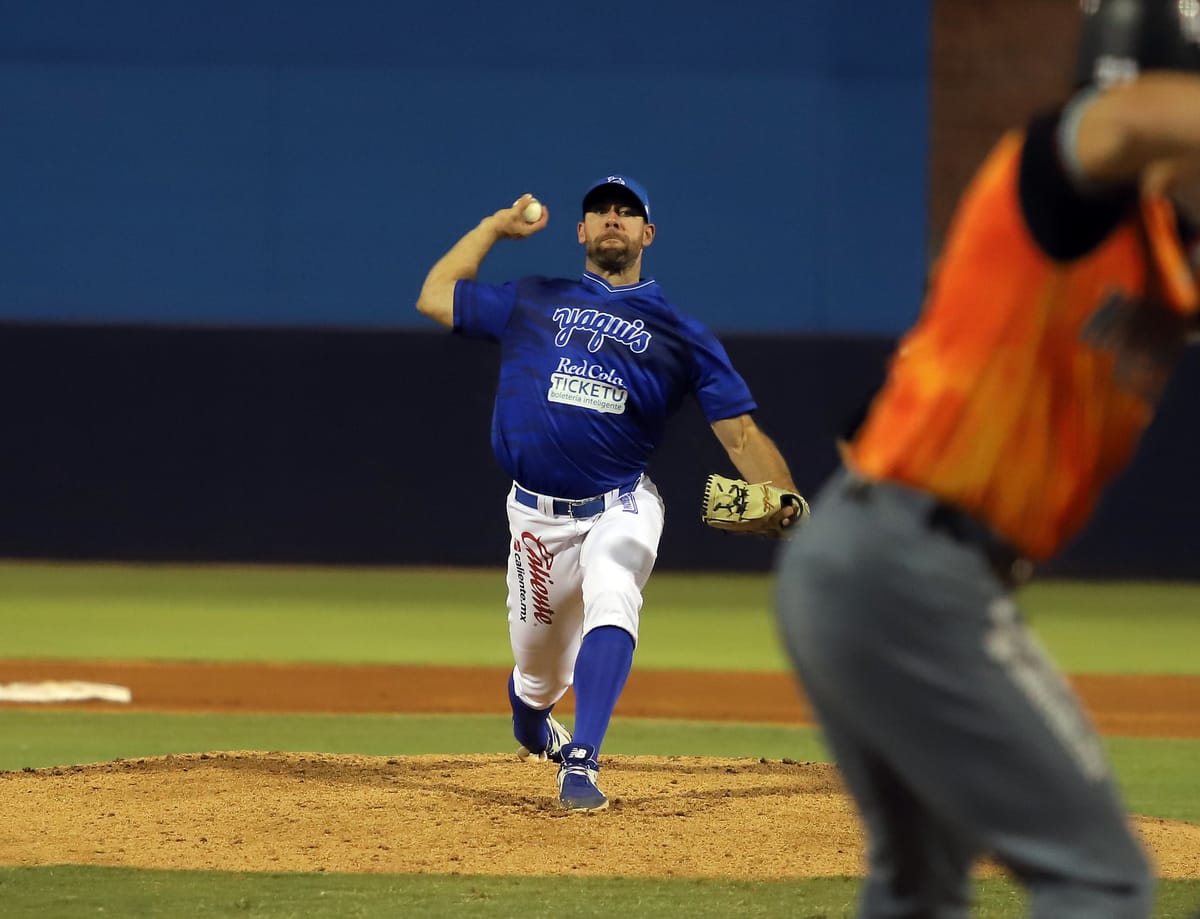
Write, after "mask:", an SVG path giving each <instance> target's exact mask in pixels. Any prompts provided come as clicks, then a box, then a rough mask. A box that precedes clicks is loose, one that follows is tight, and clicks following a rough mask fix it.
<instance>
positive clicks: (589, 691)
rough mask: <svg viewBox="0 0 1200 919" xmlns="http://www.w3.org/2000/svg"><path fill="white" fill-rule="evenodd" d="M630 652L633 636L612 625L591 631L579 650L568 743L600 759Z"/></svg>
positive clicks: (629, 659)
mask: <svg viewBox="0 0 1200 919" xmlns="http://www.w3.org/2000/svg"><path fill="white" fill-rule="evenodd" d="M633 648H634V643H633V636H632V635H630V634H629V633H628V632H626V631H625V630H624V629H622V628H620V627H619V626H615V625H603V626H600V628H597V629H592V631H590V632H588V633H587V635H585V636H584V637H583V644H582V645H580V647H579V656H578V657H577V658H576V659H575V725H574V728H573V730H572V731H571V741H572V743H577V744H587V745H588V746H589V747H593V748H595V751H596V753H595V755H596V756H599V755H600V744H601V743H603V742H604V735H605V734H606V733H607V732H608V722H609V721H610V720H611V719H612V713H613V709H614V708H615V707H616V704H617V699H619V698H620V697H621V691H622V690H623V689H624V688H625V680H626V679H628V677H629V671H630V670H631V669H632V667H633ZM509 685H510V686H511V682H510V684H509ZM514 711H515V707H514ZM514 723H515V719H514Z"/></svg>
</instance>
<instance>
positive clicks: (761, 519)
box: [700, 473, 808, 538]
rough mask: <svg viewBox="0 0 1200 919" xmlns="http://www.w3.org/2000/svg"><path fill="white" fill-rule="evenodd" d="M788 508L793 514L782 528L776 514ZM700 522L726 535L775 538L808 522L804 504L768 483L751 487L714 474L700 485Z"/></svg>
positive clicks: (797, 497)
mask: <svg viewBox="0 0 1200 919" xmlns="http://www.w3.org/2000/svg"><path fill="white" fill-rule="evenodd" d="M789 504H790V505H791V506H792V507H794V508H796V514H795V516H794V517H792V518H791V521H790V523H788V524H787V525H786V526H785V525H784V523H783V518H782V517H781V515H780V512H781V511H782V510H783V508H784V507H786V506H787V505H789ZM700 519H701V520H703V521H704V522H705V523H707V524H708V525H709V526H710V527H715V528H716V529H718V530H725V531H726V532H728V533H738V534H749V535H752V536H770V537H772V538H779V537H781V536H786V535H788V533H789V531H791V530H794V529H796V528H797V527H799V526H802V525H803V524H804V521H805V520H806V519H808V502H807V501H805V500H804V498H803V497H801V496H800V495H797V494H795V493H793V492H790V491H784V490H783V489H782V488H776V487H775V486H774V485H772V484H771V483H770V482H762V483H761V484H758V485H751V484H750V483H749V482H746V481H744V480H743V479H730V478H726V477H725V476H723V475H717V474H715V473H714V474H712V475H710V476H709V477H708V479H707V480H706V481H705V483H704V512H703V514H701V517H700Z"/></svg>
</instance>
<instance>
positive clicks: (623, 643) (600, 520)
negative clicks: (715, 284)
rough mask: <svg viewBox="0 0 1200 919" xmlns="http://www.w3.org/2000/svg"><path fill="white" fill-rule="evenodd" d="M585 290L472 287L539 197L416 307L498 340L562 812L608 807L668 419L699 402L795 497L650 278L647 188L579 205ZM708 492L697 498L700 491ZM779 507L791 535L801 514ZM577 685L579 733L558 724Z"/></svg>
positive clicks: (526, 634)
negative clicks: (652, 472) (609, 744)
mask: <svg viewBox="0 0 1200 919" xmlns="http://www.w3.org/2000/svg"><path fill="white" fill-rule="evenodd" d="M582 211H583V213H582V217H581V219H580V220H579V222H578V224H577V225H576V233H577V237H578V240H579V243H580V244H581V245H582V246H584V248H585V253H586V254H585V262H584V272H583V276H582V277H581V278H579V279H554V278H544V277H529V278H522V279H520V280H518V281H512V282H509V283H507V284H500V285H491V284H481V283H478V282H476V280H475V278H476V275H477V273H478V270H479V266H480V264H481V262H482V261H483V258H484V257H485V256H486V255H487V253H488V252H489V251H490V250H491V248H492V246H493V245H495V243H496V242H498V241H499V240H501V239H521V238H524V237H527V236H530V235H531V234H533V233H537V232H539V231H540V230H543V229H545V227H546V224H547V222H548V220H549V218H550V214H549V211H548V210H545V209H544V208H542V207H541V206H540V204H538V203H537V202H535V201H534V199H533V198H532V196H530V195H523V196H522V197H521V198H519V199H517V201H516V202H514V204H513V206H512V207H511V208H503V209H502V210H499V211H496V212H495V213H494V214H492V215H490V216H488V217H485V218H484V219H483V220H482V221H481V222H480V223H479V225H478V226H477V227H475V229H473V230H471V231H470V232H469V233H467V234H466V235H465V236H463V238H462V239H460V240H459V241H458V242H457V243H456V244H455V245H454V246H453V247H452V248H451V249H450V251H449V252H447V253H446V254H445V255H444V256H442V258H441V259H440V260H439V261H438V262H437V263H436V264H435V265H434V266H433V268H432V269H430V271H429V275H428V276H427V278H426V279H425V284H424V286H423V287H422V289H421V294H420V297H419V299H418V301H417V309H418V310H420V311H421V312H422V313H424V314H425V315H426V316H429V317H431V318H433V319H435V320H437V321H438V322H440V323H442V324H443V325H446V326H450V327H451V328H452V329H454V331H455V332H458V333H460V334H463V335H467V336H471V337H475V338H486V339H491V340H494V341H497V342H499V344H500V347H501V352H500V355H501V358H500V359H501V366H500V382H499V387H498V389H497V393H496V402H495V411H494V413H493V417H492V447H493V449H494V451H495V453H496V457H497V459H499V461H500V463H501V465H502V466H503V467H504V469H505V470H506V471H507V473H508V474H509V475H511V476H512V478H513V487H512V490H511V491H510V492H509V494H508V520H509V528H510V531H511V536H510V542H509V552H508V626H509V638H510V642H511V645H512V652H513V657H514V660H515V663H516V666H515V667H514V668H513V671H512V675H511V676H510V678H509V685H508V695H509V701H510V703H511V706H512V713H513V732H514V734H515V736H516V739H517V741H518V742H519V743H520V745H521V748H520V751H519V753H518V755H519V756H521V757H522V758H523V759H540V760H547V759H549V760H551V761H553V762H556V763H559V764H560V766H559V771H558V783H559V800H560V803H561V804H562V806H563V807H565V808H567V809H568V810H572V811H597V810H603V809H604V808H606V807H607V806H608V798H607V796H606V795H605V794H604V793H603V792H602V791H601V790H600V788H599V787H598V785H597V776H598V772H599V769H600V764H599V755H600V745H601V743H602V742H603V740H604V735H605V733H606V732H607V730H608V725H609V720H610V718H611V716H612V712H613V708H614V706H615V705H616V703H617V700H618V698H619V697H620V695H621V692H622V690H623V689H624V686H625V681H626V678H627V677H628V675H629V672H630V669H631V667H632V663H633V652H634V646H635V644H636V641H637V636H638V624H639V620H640V615H641V608H642V589H643V587H644V586H645V584H646V581H647V579H648V578H649V577H650V572H651V569H652V568H653V567H654V561H655V559H656V558H657V555H658V544H659V538H660V536H661V535H662V528H663V502H662V499H661V498H660V497H659V494H658V490H657V489H656V488H655V486H654V483H653V482H651V481H650V478H649V477H648V476H647V475H646V473H645V469H646V465H647V463H648V461H649V459H650V455H651V453H652V452H653V451H654V449H655V448H656V447H657V446H658V444H659V442H660V441H661V439H662V437H663V433H664V430H665V427H666V422H667V419H668V417H669V416H670V415H671V414H672V413H673V412H674V411H675V410H676V409H677V408H678V407H679V405H680V403H681V402H682V401H683V399H684V398H685V397H687V396H688V395H692V396H694V397H695V398H696V400H697V402H698V403H699V405H700V408H701V409H702V411H703V412H704V414H705V417H706V418H707V419H708V421H709V422H710V424H711V425H712V430H713V433H714V434H715V435H716V437H717V439H718V440H719V441H720V442H721V444H722V445H723V446H724V447H725V450H726V451H727V453H728V454H729V458H730V460H731V461H732V462H733V464H734V465H735V466H736V467H737V469H738V471H739V472H740V473H741V474H742V475H744V476H745V477H746V479H748V480H749V481H751V482H769V481H770V482H774V483H775V484H776V485H779V486H781V487H783V488H785V489H787V490H789V491H794V490H795V486H794V485H793V484H792V477H791V473H790V472H789V471H788V468H787V464H786V463H785V462H784V459H783V457H782V456H781V455H780V454H779V451H778V450H777V449H776V447H775V444H774V443H773V442H772V441H771V440H770V439H769V438H768V437H767V436H766V434H764V433H763V432H762V431H761V430H760V429H759V428H758V426H757V425H756V424H755V423H754V420H753V417H752V415H751V413H752V412H753V411H754V410H755V408H756V404H755V402H754V399H753V398H752V396H751V394H750V391H749V389H748V388H747V386H746V384H745V382H744V381H743V380H742V378H741V376H739V375H738V373H737V372H736V371H735V370H734V369H733V367H732V365H731V364H730V362H729V358H728V357H727V356H726V354H725V350H724V348H723V347H722V346H721V345H720V343H719V342H718V341H717V339H716V338H715V337H714V336H713V335H712V333H710V332H709V331H708V330H707V329H706V328H704V327H703V326H702V325H700V323H698V322H696V321H694V320H691V319H689V318H687V317H685V316H684V315H682V314H681V313H680V312H679V311H678V310H677V309H676V308H675V306H674V305H672V304H671V303H670V302H668V301H667V300H666V299H665V297H664V295H663V293H662V291H661V290H660V288H659V286H658V283H657V282H656V281H654V280H652V279H649V278H643V277H642V253H643V250H644V249H645V247H647V246H649V245H650V244H651V243H652V242H653V241H654V238H655V225H654V224H653V223H651V222H650V202H649V198H648V197H647V195H646V192H645V190H644V189H643V188H642V187H641V185H639V184H638V183H637V182H635V181H633V180H632V179H630V178H628V177H626V176H607V177H605V178H602V179H600V180H599V181H598V182H596V183H595V184H594V185H592V186H591V187H590V188H589V189H588V190H587V192H586V194H585V195H584V198H583V206H582ZM697 497H698V496H697ZM796 514H797V511H796V509H795V508H792V507H785V508H782V509H780V510H779V512H778V515H777V516H778V518H779V524H780V525H781V526H788V525H790V524H791V523H792V521H793V519H796ZM572 685H573V686H574V692H575V723H574V736H572V734H571V733H569V732H568V731H567V729H566V728H565V727H563V726H562V725H561V724H559V723H558V721H556V720H555V719H554V718H553V717H552V716H551V714H550V712H551V709H553V708H554V705H555V703H557V702H558V701H559V700H560V699H561V698H562V697H563V695H565V694H566V692H567V690H568V689H569V688H571V687H572Z"/></svg>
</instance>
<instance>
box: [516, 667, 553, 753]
mask: <svg viewBox="0 0 1200 919" xmlns="http://www.w3.org/2000/svg"><path fill="white" fill-rule="evenodd" d="M508 702H509V704H510V705H511V706H512V713H513V737H515V738H517V743H519V744H520V745H521V746H523V747H524V748H525V749H526V750H532V751H533V752H534V753H540V752H542V751H543V750H545V749H546V744H547V743H549V742H550V722H549V718H550V712H551V710H553V708H554V706H553V705H551V706H550V708H530V707H529V706H528V705H526V704H525V703H524V702H522V701H521V700H520V699H519V698H518V697H517V689H516V686H514V685H513V675H512V672H511V671H510V672H509V674H508Z"/></svg>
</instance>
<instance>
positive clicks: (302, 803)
mask: <svg viewBox="0 0 1200 919" xmlns="http://www.w3.org/2000/svg"><path fill="white" fill-rule="evenodd" d="M506 673H507V671H506V670H503V669H468V668H426V667H419V668H395V667H354V668H348V667H334V666H317V665H313V666H291V665H276V664H271V665H246V664H190V663H187V664H185V663H180V664H160V663H148V662H112V663H96V662H86V663H78V664H76V663H71V662H62V661H0V682H16V681H37V680H49V679H60V680H88V681H95V682H106V683H117V684H120V685H124V686H128V687H129V688H130V689H131V690H132V693H133V702H132V703H131V704H128V705H117V704H112V703H88V704H87V705H86V707H88V708H91V709H96V710H101V709H103V710H120V711H125V710H130V709H133V710H167V711H214V712H218V711H219V712H272V711H286V712H429V713H434V712H445V713H454V712H472V713H503V712H506V711H507V699H506V696H505V694H504V691H503V689H504V681H505V678H506ZM1074 683H1075V685H1076V688H1077V689H1078V690H1079V692H1080V695H1081V696H1082V698H1083V699H1084V701H1085V704H1086V705H1087V707H1088V708H1089V710H1090V712H1091V714H1092V716H1093V718H1094V720H1095V721H1096V723H1097V724H1098V726H1099V727H1100V729H1101V730H1102V731H1103V732H1105V733H1109V734H1120V735H1125V736H1174V737H1197V736H1200V679H1196V678H1188V677H1153V678H1145V677H1078V678H1075V679H1074ZM565 701H566V700H565ZM6 707H11V706H6ZM560 710H561V711H563V712H565V713H569V712H570V705H569V701H567V704H564V705H563V706H562V709H560ZM617 715H618V717H662V718H694V719H704V720H738V721H745V720H753V721H759V722H768V723H791V724H804V723H809V721H810V718H809V713H808V709H807V706H805V704H804V703H803V700H802V699H800V698H799V696H798V694H797V692H796V689H795V688H794V686H793V684H792V682H791V680H790V679H789V678H788V677H787V676H785V675H781V674H762V673H749V674H747V673H741V674H720V673H711V672H705V673H688V672H684V671H658V672H640V673H639V672H637V671H635V672H634V674H633V676H631V678H630V682H629V685H628V687H627V689H626V692H625V695H624V696H623V698H622V700H621V704H620V706H619V707H618V710H617ZM602 778H603V783H602V784H603V787H604V788H605V790H606V791H607V792H608V793H609V796H610V798H611V799H612V806H611V808H610V809H609V810H608V811H606V812H603V813H600V814H594V815H587V816H579V815H567V814H564V813H563V812H562V811H560V810H558V809H557V807H556V806H555V797H554V767H553V766H549V765H546V764H521V763H519V762H517V760H516V759H515V757H512V756H508V755H504V756H501V755H496V754H487V755H483V754H481V755H473V756H453V755H449V756H415V757H414V756H405V757H391V758H389V757H362V756H345V755H325V754H284V753H264V752H257V751H225V752H214V753H203V754H188V755H176V756H165V757H153V758H146V759H136V760H118V761H115V762H111V763H100V764H90V765H77V766H62V767H55V768H49V769H38V770H33V771H27V772H9V773H0V808H2V809H3V812H4V813H5V815H6V819H5V829H6V832H5V833H4V834H0V864H7V865H40V864H61V863H72V864H100V865H122V866H128V867H154V868H198V869H227V870H239V871H246V870H261V871H347V872H399V873H404V872H421V873H443V874H444V873H452V874H529V873H537V874H570V875H605V876H608V875H625V876H630V875H640V876H661V877H719V878H743V879H748V880H755V879H758V880H761V879H771V878H783V877H809V876H825V875H843V874H857V873H860V872H861V868H862V840H861V833H860V827H859V825H858V822H857V818H856V816H855V814H854V810H853V807H852V806H851V803H850V802H849V800H848V799H847V798H846V796H845V795H844V793H843V791H842V788H841V786H840V783H839V780H838V776H837V773H836V771H835V770H834V769H833V768H832V767H831V766H829V765H826V764H819V763H800V762H791V761H786V760H785V761H782V762H781V761H761V760H755V759H724V758H713V757H651V756H606V757H605V760H604V770H603V772H602ZM581 820H583V821H587V832H586V833H579V832H578V823H577V821H581ZM1134 820H1135V824H1136V827H1137V829H1138V831H1139V833H1140V834H1141V835H1142V838H1143V839H1144V840H1145V842H1146V844H1147V848H1148V850H1149V851H1150V853H1151V856H1152V858H1153V859H1154V861H1155V864H1156V867H1157V869H1158V874H1159V876H1160V877H1164V878H1197V877H1200V825H1196V824H1192V823H1185V822H1180V821H1170V820H1162V819H1158V818H1147V817H1136V818H1134ZM982 870H983V871H985V872H986V871H988V870H989V869H988V868H987V867H986V866H985V867H984V868H983V869H982Z"/></svg>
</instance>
